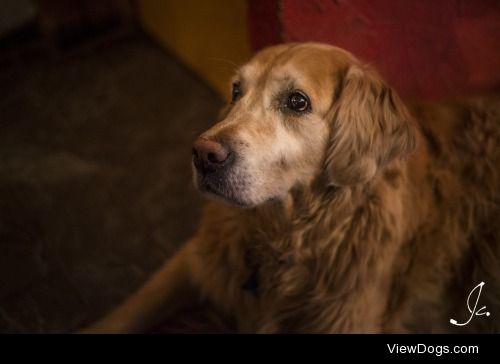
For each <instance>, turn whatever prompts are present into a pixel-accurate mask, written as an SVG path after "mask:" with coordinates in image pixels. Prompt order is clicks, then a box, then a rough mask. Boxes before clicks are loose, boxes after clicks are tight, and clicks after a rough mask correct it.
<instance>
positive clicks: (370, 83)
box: [325, 65, 416, 186]
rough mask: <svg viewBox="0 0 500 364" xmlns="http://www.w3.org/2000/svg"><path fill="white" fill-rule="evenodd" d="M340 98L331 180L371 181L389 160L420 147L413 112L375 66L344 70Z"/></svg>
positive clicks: (348, 182)
mask: <svg viewBox="0 0 500 364" xmlns="http://www.w3.org/2000/svg"><path fill="white" fill-rule="evenodd" d="M335 97H336V99H335V100H334V105H333V107H332V110H331V114H330V115H331V116H330V118H331V119H332V120H331V123H332V124H331V135H330V141H329V146H328V150H327V152H326V153H327V154H326V159H325V163H326V166H325V168H326V172H327V174H328V179H329V183H331V184H333V185H337V186H345V185H354V184H358V183H363V182H367V181H368V180H370V179H371V178H372V177H373V176H374V175H375V173H376V172H377V170H378V169H380V168H381V167H383V166H384V165H386V164H387V163H388V162H390V161H391V160H393V159H395V158H403V157H405V156H406V155H408V154H409V153H411V152H412V151H413V150H414V149H415V145H416V135H415V129H414V126H413V123H412V121H411V118H410V116H409V113H408V110H407V109H406V107H405V106H404V104H403V103H402V101H401V100H400V99H399V96H398V95H397V94H396V93H395V92H394V91H393V90H392V89H391V88H390V87H389V86H387V85H386V84H385V83H384V81H383V80H382V79H381V78H380V76H379V75H378V74H377V73H376V72H375V71H373V70H372V69H371V68H369V67H367V66H362V65H352V66H350V67H349V68H348V69H346V70H344V71H343V72H341V74H340V75H339V79H338V85H337V90H336V95H335Z"/></svg>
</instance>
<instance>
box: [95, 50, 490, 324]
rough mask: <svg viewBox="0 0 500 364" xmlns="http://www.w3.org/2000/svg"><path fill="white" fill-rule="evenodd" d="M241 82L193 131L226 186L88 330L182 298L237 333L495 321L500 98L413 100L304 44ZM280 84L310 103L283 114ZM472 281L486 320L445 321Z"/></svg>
mask: <svg viewBox="0 0 500 364" xmlns="http://www.w3.org/2000/svg"><path fill="white" fill-rule="evenodd" d="M236 81H237V82H239V83H241V87H242V95H241V97H240V99H239V100H236V101H235V102H234V103H233V104H231V105H229V106H228V107H227V108H226V110H225V111H224V113H223V116H222V121H220V122H219V123H217V124H216V125H215V126H214V127H213V128H211V129H210V130H209V131H207V132H206V133H204V134H203V137H204V138H210V139H214V140H215V139H220V140H225V141H227V142H229V143H231V145H232V148H234V150H235V152H236V153H238V156H239V159H238V162H237V163H236V165H235V166H234V167H233V168H232V170H231V174H229V175H228V177H227V181H222V182H220V183H221V184H224V188H222V187H221V189H220V191H219V192H220V193H217V196H213V194H211V193H207V194H208V195H212V196H211V197H215V200H216V201H215V202H209V203H208V205H207V206H206V209H205V212H204V215H203V218H202V221H201V224H200V227H199V230H198V232H197V233H196V234H195V236H194V237H193V239H191V240H190V241H189V242H188V243H186V245H185V246H184V247H183V248H182V249H181V251H180V252H179V253H177V254H176V255H175V256H174V257H173V258H172V259H171V260H170V261H169V262H167V263H166V265H165V266H164V267H163V268H162V269H161V270H160V271H159V272H158V273H157V274H156V275H155V276H154V277H153V278H152V279H151V280H150V281H149V282H148V283H146V285H145V286H144V287H143V288H142V289H141V290H140V291H139V292H138V293H136V294H135V295H134V296H132V297H131V298H130V299H129V300H128V301H127V302H125V303H124V304H123V305H122V306H121V307H119V308H117V309H116V310H115V311H113V312H112V313H111V314H110V315H109V316H107V317H105V318H104V319H103V320H101V321H99V322H98V323H96V324H95V325H93V326H92V327H90V328H89V329H88V331H89V332H131V331H140V330H145V329H147V328H148V327H150V326H151V325H152V324H154V323H155V322H157V321H158V319H159V317H164V316H165V315H167V316H171V315H173V314H174V313H175V312H176V311H177V310H178V309H179V308H180V307H181V306H183V305H185V304H187V302H190V300H192V299H193V300H194V301H196V302H206V303H207V304H210V305H212V306H213V307H215V308H216V310H217V311H218V312H220V313H222V315H224V316H225V317H229V318H231V319H232V320H233V322H234V324H235V325H236V327H237V329H238V330H240V331H244V332H330V333H351V332H370V333H379V332H499V328H500V321H499V320H498V317H500V238H499V235H500V207H499V202H500V192H499V191H500V176H499V168H500V167H499V166H500V148H499V146H498V142H499V141H500V101H499V98H498V97H489V98H476V99H470V100H464V101H460V102H448V103H440V104H428V105H418V106H413V107H411V108H408V107H407V106H405V105H404V104H403V102H402V101H401V100H400V98H399V97H398V95H397V94H396V92H395V91H394V90H392V89H391V88H390V87H389V86H387V85H386V84H385V82H384V81H383V80H382V78H381V77H380V76H379V75H378V74H377V73H376V72H375V71H374V70H373V69H371V68H370V67H368V66H365V65H363V64H362V63H360V62H359V61H358V60H357V59H356V58H355V57H354V56H352V55H351V54H349V53H347V52H345V51H343V50H340V49H338V48H335V47H332V46H327V45H321V44H312V43H307V44H287V45H280V46H275V47H271V48H268V49H265V50H263V51H261V52H260V53H258V54H257V55H256V56H255V57H254V58H253V59H252V60H251V61H250V62H249V63H248V64H247V65H245V66H243V67H242V68H241V69H240V70H239V72H238V74H237V75H236V76H235V82H236ZM289 89H300V90H302V91H304V92H305V93H307V94H308V95H309V97H310V101H311V105H312V110H311V112H309V113H307V114H304V115H296V114H293V113H292V114H290V113H289V112H287V111H286V110H285V111H284V110H283V109H282V106H281V105H280V102H279V97H280V96H279V95H280V93H283V92H286V91H283V90H289ZM276 100H278V101H276ZM195 183H196V184H197V185H198V187H199V188H200V190H202V191H203V186H202V185H201V183H202V182H201V180H200V176H197V174H196V171H195ZM481 281H484V282H485V283H486V285H485V286H484V289H483V292H482V295H481V297H480V304H479V306H487V310H488V311H489V312H491V316H489V317H485V316H478V317H475V318H474V319H473V320H472V321H471V323H470V325H468V326H465V327H457V326H453V325H451V324H450V322H449V320H450V318H456V319H457V320H458V321H465V319H466V318H467V317H468V315H469V313H468V311H467V307H466V298H467V295H468V293H469V292H470V290H471V289H472V288H473V287H474V286H476V285H477V284H478V283H479V282H481Z"/></svg>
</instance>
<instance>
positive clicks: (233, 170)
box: [193, 44, 415, 207]
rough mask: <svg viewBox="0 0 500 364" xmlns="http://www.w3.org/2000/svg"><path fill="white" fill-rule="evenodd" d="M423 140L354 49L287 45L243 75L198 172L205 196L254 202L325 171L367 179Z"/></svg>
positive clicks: (207, 141)
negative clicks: (349, 50) (418, 139)
mask: <svg viewBox="0 0 500 364" xmlns="http://www.w3.org/2000/svg"><path fill="white" fill-rule="evenodd" d="M414 139H415V138H414V136H413V133H412V128H411V126H410V124H409V122H408V117H407V112H406V109H405V108H404V106H403V105H402V104H401V103H400V101H399V98H398V97H397V95H395V94H394V93H393V92H392V90H391V89H390V88H388V87H387V86H386V85H385V84H384V83H383V82H382V81H381V79H380V78H379V77H378V76H377V75H376V74H375V73H374V72H373V71H371V70H369V69H367V68H366V67H364V66H362V65H361V64H360V63H359V62H358V61H357V60H356V59H355V58H354V57H353V56H352V55H350V54H349V53H347V52H345V51H342V50H340V49H338V48H335V47H332V46H327V45H320V44H289V45H280V46H275V47H271V48H267V49H265V50H263V51H261V52H260V53H258V54H257V55H256V56H255V57H254V58H253V59H252V60H251V61H250V62H249V63H247V64H246V65H244V66H243V67H242V68H241V69H240V70H239V71H238V72H237V74H236V75H235V76H234V78H233V82H232V102H231V104H230V105H228V107H227V109H226V111H225V115H224V119H223V120H222V121H220V122H219V123H217V124H216V125H215V126H213V127H212V128H211V129H209V130H208V131H206V132H205V133H203V134H202V135H201V136H200V137H199V138H198V139H197V140H196V142H195V144H194V148H193V165H194V173H195V177H194V179H195V184H196V186H197V187H198V189H199V190H200V191H202V192H204V193H207V194H209V195H211V196H213V197H216V198H218V199H222V200H224V201H226V202H230V203H233V204H236V205H239V206H242V207H252V206H256V205H259V204H262V203H265V202H266V201H269V200H273V199H283V198H284V197H285V196H286V195H287V194H288V193H289V192H290V191H291V189H292V188H294V187H295V186H309V185H310V184H311V183H312V182H313V181H314V180H315V179H316V178H318V177H320V176H323V177H324V179H325V181H327V183H328V184H331V185H339V186H341V185H350V184H357V183H362V182H366V181H368V180H370V179H371V178H373V176H374V175H375V173H376V172H377V170H378V169H379V168H380V167H381V166H382V165H384V164H385V163H387V162H388V161H389V160H391V159H393V158H395V157H398V156H402V155H404V154H406V153H408V152H409V151H410V150H411V149H412V148H413V146H414V143H415V141H414Z"/></svg>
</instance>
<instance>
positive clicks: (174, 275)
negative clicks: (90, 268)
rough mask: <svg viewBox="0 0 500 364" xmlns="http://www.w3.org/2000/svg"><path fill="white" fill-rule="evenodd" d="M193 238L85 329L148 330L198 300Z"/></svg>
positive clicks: (98, 331) (113, 331)
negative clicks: (132, 292)
mask: <svg viewBox="0 0 500 364" xmlns="http://www.w3.org/2000/svg"><path fill="white" fill-rule="evenodd" d="M194 244H195V240H191V241H189V242H188V243H186V245H185V246H184V247H183V248H182V249H181V250H180V251H179V252H178V253H176V254H175V255H174V256H173V257H172V258H171V259H170V260H169V261H167V262H166V263H165V265H164V266H163V267H162V268H161V269H160V270H159V271H158V272H156V273H155V274H154V275H153V276H152V277H151V278H150V279H149V280H148V281H147V282H146V283H145V284H144V286H142V288H140V289H139V290H138V291H137V292H136V293H135V294H133V295H132V296H131V297H130V298H128V299H127V300H126V301H125V302H124V303H123V304H122V305H120V306H118V307H117V308H116V309H114V310H113V311H112V312H111V313H109V314H108V315H107V316H105V317H104V318H103V319H101V320H99V321H97V322H96V323H94V324H92V325H91V326H90V327H88V328H86V329H84V330H82V331H81V332H82V333H133V332H141V331H144V330H147V329H148V328H150V327H151V326H152V325H154V324H155V323H158V322H159V321H160V320H161V319H165V318H167V317H169V316H171V315H173V314H174V313H175V312H176V311H178V310H179V309H180V308H183V307H185V306H186V305H189V304H192V303H194V302H195V301H196V298H197V292H196V287H195V286H194V283H193V279H192V274H191V269H190V263H189V261H190V259H191V258H192V256H191V254H192V250H193V249H192V248H193V245H194Z"/></svg>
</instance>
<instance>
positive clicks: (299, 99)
mask: <svg viewBox="0 0 500 364" xmlns="http://www.w3.org/2000/svg"><path fill="white" fill-rule="evenodd" d="M286 106H287V107H288V108H289V109H291V110H293V111H296V112H304V111H307V110H308V109H309V99H308V98H307V96H306V95H304V94H303V93H302V92H294V93H292V94H291V95H290V96H289V97H288V102H287V105H286Z"/></svg>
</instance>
